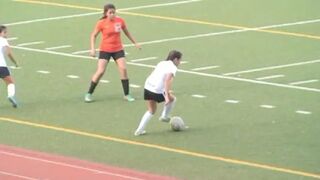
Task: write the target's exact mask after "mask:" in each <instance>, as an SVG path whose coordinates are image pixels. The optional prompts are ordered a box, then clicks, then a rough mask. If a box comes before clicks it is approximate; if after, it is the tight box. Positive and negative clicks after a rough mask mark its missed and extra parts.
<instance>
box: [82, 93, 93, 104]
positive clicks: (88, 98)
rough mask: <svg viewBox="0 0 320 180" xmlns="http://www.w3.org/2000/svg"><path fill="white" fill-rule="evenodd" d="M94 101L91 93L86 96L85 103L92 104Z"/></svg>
mask: <svg viewBox="0 0 320 180" xmlns="http://www.w3.org/2000/svg"><path fill="white" fill-rule="evenodd" d="M92 101H93V99H92V95H91V94H90V93H87V94H86V95H85V96H84V102H87V103H89V102H92Z"/></svg>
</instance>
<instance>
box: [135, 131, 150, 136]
mask: <svg viewBox="0 0 320 180" xmlns="http://www.w3.org/2000/svg"><path fill="white" fill-rule="evenodd" d="M146 133H147V132H146V131H145V130H141V131H138V130H136V132H134V135H135V136H141V135H145V134H146Z"/></svg>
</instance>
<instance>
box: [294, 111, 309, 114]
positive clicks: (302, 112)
mask: <svg viewBox="0 0 320 180" xmlns="http://www.w3.org/2000/svg"><path fill="white" fill-rule="evenodd" d="M296 113H298V114H312V112H310V111H302V110H298V111H296Z"/></svg>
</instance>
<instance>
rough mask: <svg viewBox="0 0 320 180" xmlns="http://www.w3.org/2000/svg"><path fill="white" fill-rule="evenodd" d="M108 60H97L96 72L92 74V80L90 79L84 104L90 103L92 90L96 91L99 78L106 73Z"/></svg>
mask: <svg viewBox="0 0 320 180" xmlns="http://www.w3.org/2000/svg"><path fill="white" fill-rule="evenodd" d="M108 62H109V61H108V60H105V59H99V60H98V64H97V70H96V72H95V73H94V74H93V76H92V78H91V82H90V87H89V90H88V93H87V94H86V95H85V99H84V100H85V102H92V101H93V100H92V94H93V92H94V90H95V89H96V87H97V85H98V83H99V81H100V79H101V77H102V76H103V75H104V73H105V71H106V67H107V65H108Z"/></svg>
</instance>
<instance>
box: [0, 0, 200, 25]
mask: <svg viewBox="0 0 320 180" xmlns="http://www.w3.org/2000/svg"><path fill="white" fill-rule="evenodd" d="M198 1H201V0H188V1H177V2H172V3H162V4H151V5H145V6H137V7H129V8H120V9H117V10H118V11H128V10H137V9H145V8H153V7H161V6H173V5H179V4H186V3H193V2H198ZM97 11H98V9H97ZM98 14H101V12H100V10H99V12H91V13H82V14H74V15H66V16H57V17H50V18H41V19H33V20H27V21H19V22H14V23H8V24H4V25H5V26H15V25H21V24H30V23H35V22H43V21H52V20H61V19H69V18H76V17H84V16H92V15H98Z"/></svg>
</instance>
